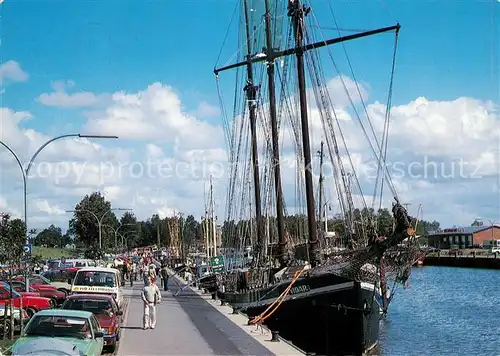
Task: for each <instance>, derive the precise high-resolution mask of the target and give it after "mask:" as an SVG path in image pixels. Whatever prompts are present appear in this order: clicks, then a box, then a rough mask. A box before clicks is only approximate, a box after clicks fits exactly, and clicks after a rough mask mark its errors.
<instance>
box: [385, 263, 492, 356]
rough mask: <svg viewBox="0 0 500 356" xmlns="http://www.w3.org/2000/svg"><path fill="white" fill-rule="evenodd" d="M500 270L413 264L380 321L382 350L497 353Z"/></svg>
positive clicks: (390, 355) (391, 355)
mask: <svg viewBox="0 0 500 356" xmlns="http://www.w3.org/2000/svg"><path fill="white" fill-rule="evenodd" d="M499 297H500V271H499V270H487V269H473V268H456V267H420V268H414V269H413V272H412V276H411V278H410V281H409V286H408V287H407V288H406V289H400V290H398V292H397V294H396V295H395V297H394V299H393V301H392V303H391V306H390V308H389V315H388V316H387V318H386V320H383V321H382V322H381V325H380V353H381V355H387V356H399V355H408V356H410V355H419V356H423V355H429V356H430V355H433V356H434V355H440V356H445V355H453V356H460V355H483V356H489V355H492V356H493V355H500V322H499V318H500V314H499V306H500V300H499Z"/></svg>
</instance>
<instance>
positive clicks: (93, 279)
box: [74, 271, 116, 288]
mask: <svg viewBox="0 0 500 356" xmlns="http://www.w3.org/2000/svg"><path fill="white" fill-rule="evenodd" d="M74 284H75V285H78V286H96V287H111V288H113V287H116V275H115V274H114V273H112V272H100V271H99V272H89V271H79V272H78V273H77V274H76V277H75V282H74Z"/></svg>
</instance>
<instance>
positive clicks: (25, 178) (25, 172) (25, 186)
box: [0, 134, 118, 291]
mask: <svg viewBox="0 0 500 356" xmlns="http://www.w3.org/2000/svg"><path fill="white" fill-rule="evenodd" d="M67 137H81V138H118V136H107V135H82V134H67V135H60V136H57V137H54V138H52V139H50V140H48V141H47V142H45V143H44V144H43V145H41V146H40V148H38V149H37V150H36V152H35V154H33V156H32V157H31V159H30V161H29V163H28V166H27V167H26V169H24V167H23V164H22V163H21V160H20V159H19V156H18V155H17V154H16V153H15V152H14V150H13V149H12V148H10V147H9V146H8V145H7V144H6V143H5V142H2V141H1V140H0V145H2V146H3V147H5V148H6V149H7V151H9V152H10V153H11V154H12V156H14V158H15V159H16V162H17V165H18V166H19V168H20V169H21V174H22V177H23V195H24V199H23V202H24V226H25V228H26V244H29V242H30V241H29V235H28V184H27V183H28V177H29V173H30V170H31V167H32V166H33V162H34V161H35V158H36V157H37V156H38V155H39V154H40V152H42V150H43V149H44V148H45V147H47V146H48V145H49V144H51V143H52V142H54V141H57V140H60V139H63V138H67ZM30 255H31V252H30ZM26 270H28V268H26ZM26 282H27V283H26V291H29V283H28V280H27V279H26Z"/></svg>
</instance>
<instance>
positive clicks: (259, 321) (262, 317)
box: [248, 266, 305, 325]
mask: <svg viewBox="0 0 500 356" xmlns="http://www.w3.org/2000/svg"><path fill="white" fill-rule="evenodd" d="M304 270H305V266H304V267H303V268H302V269H301V270H299V271H296V272H295V274H294V277H293V279H292V281H291V282H290V284H289V285H288V287H287V288H286V289H285V290H284V291H283V292H282V293H281V295H280V296H279V297H278V298H277V299H276V300H275V301H274V302H273V303H272V304H271V305H270V306H269V307H267V309H266V310H264V311H263V312H262V313H261V314H260V315H258V316H256V317H255V318H253V319H250V320H249V321H248V323H249V324H252V325H254V324H262V323H263V322H264V321H265V320H266V319H267V318H269V317H270V316H271V315H273V313H274V312H275V311H276V310H278V308H279V307H280V305H281V304H282V303H283V302H284V301H285V299H286V297H287V296H288V293H290V290H291V289H292V287H293V285H294V284H295V282H296V281H297V279H299V278H300V275H301V274H302V272H304ZM273 307H274V309H273V310H271V311H270V312H269V313H267V312H268V311H269V310H270V309H271V308H273ZM266 313H267V314H266Z"/></svg>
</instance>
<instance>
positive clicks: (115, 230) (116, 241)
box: [104, 223, 137, 250]
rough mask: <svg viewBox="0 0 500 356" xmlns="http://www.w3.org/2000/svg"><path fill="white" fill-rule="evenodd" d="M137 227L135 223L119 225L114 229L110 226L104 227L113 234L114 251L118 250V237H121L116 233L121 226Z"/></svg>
mask: <svg viewBox="0 0 500 356" xmlns="http://www.w3.org/2000/svg"><path fill="white" fill-rule="evenodd" d="M135 225H137V223H135V224H133V223H127V224H120V225H119V226H118V227H117V228H116V229H115V228H114V227H113V226H111V225H104V226H106V227H109V228H110V229H111V230H113V232H114V234H115V249H116V250H118V235H120V236H122V237H123V235H122V234H119V233H118V230H120V228H121V227H123V226H135Z"/></svg>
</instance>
